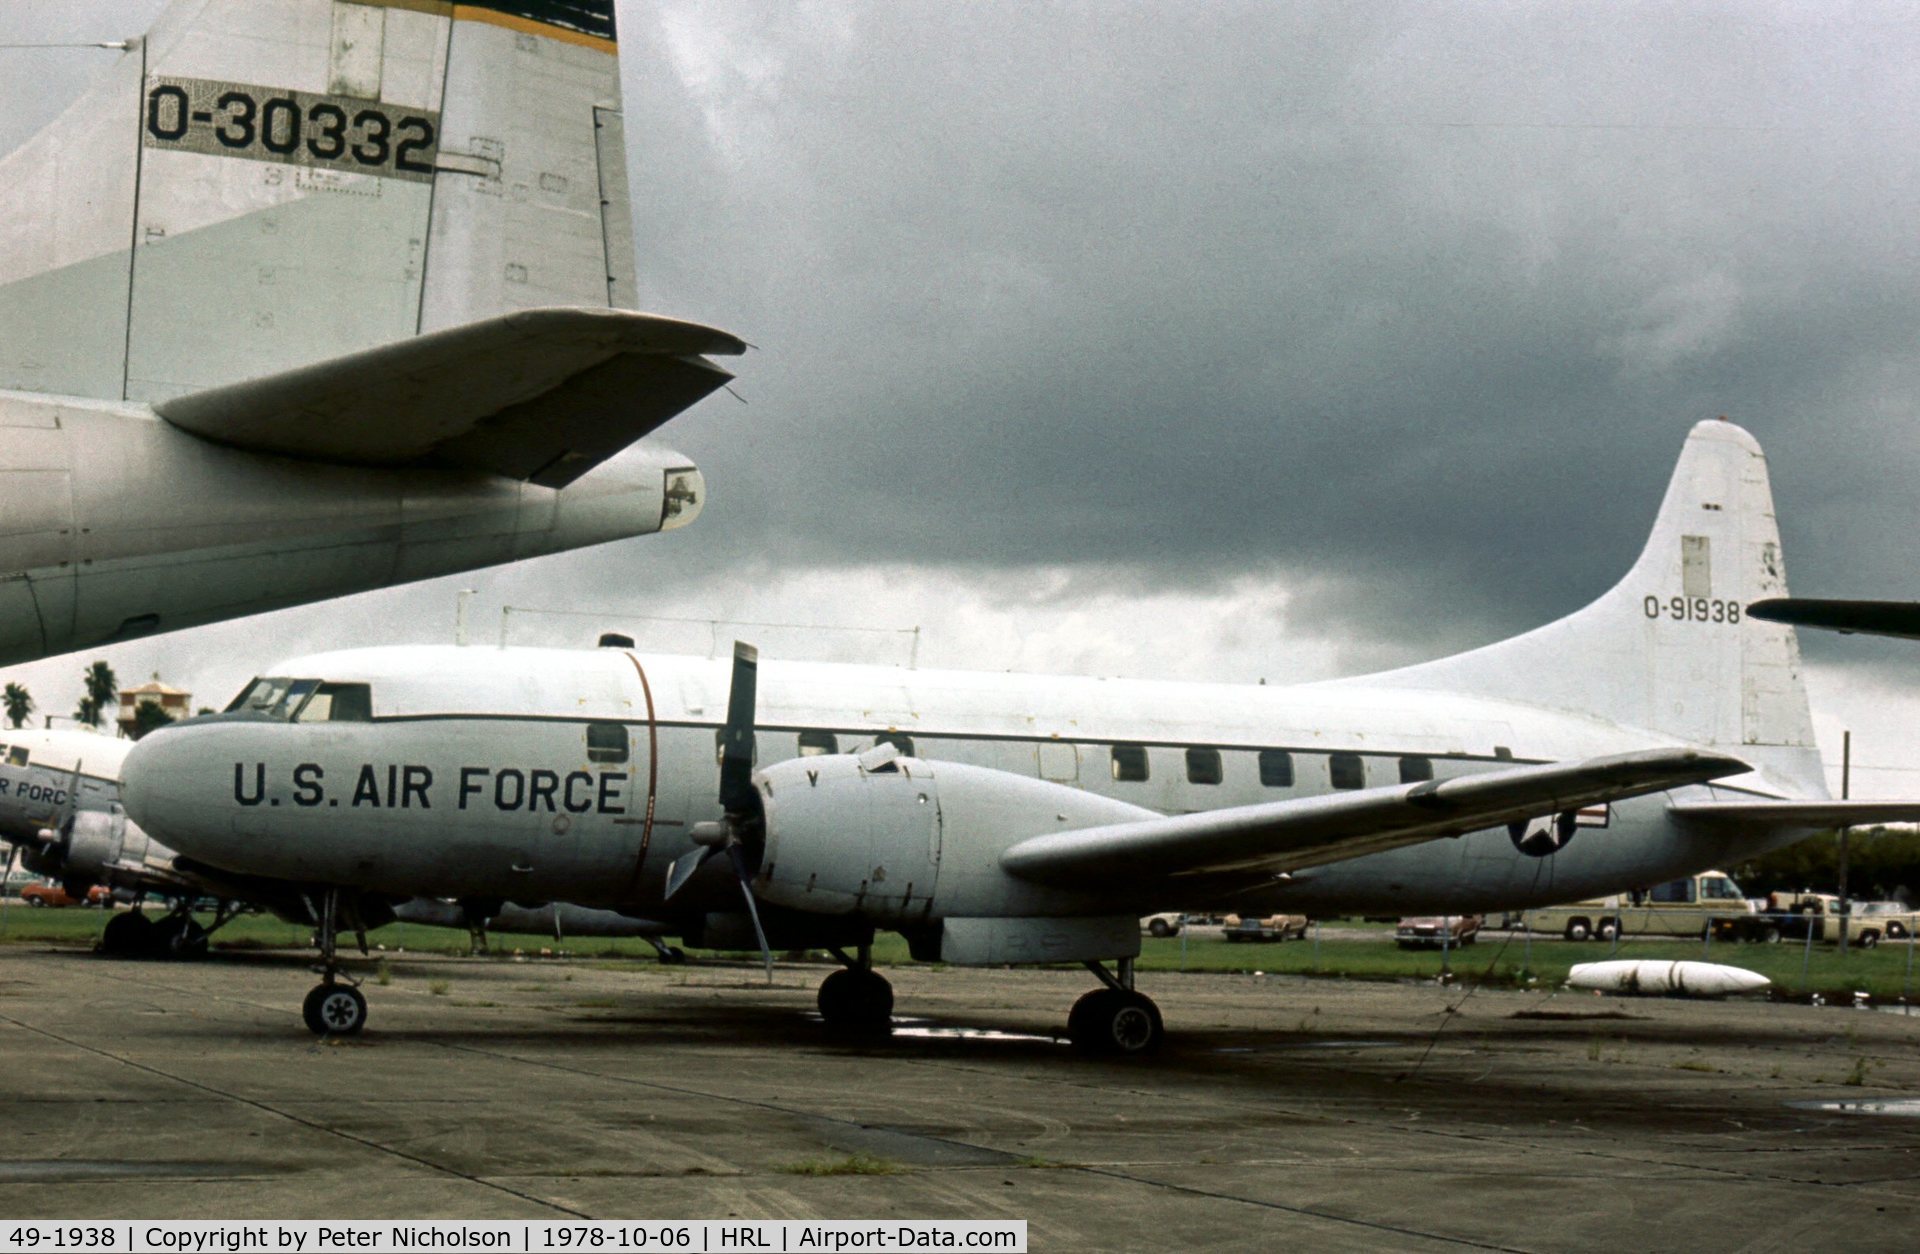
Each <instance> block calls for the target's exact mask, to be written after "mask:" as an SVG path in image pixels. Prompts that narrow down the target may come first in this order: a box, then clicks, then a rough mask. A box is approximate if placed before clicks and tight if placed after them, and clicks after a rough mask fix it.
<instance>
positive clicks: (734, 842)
mask: <svg viewBox="0 0 1920 1254" xmlns="http://www.w3.org/2000/svg"><path fill="white" fill-rule="evenodd" d="M759 671H760V651H759V650H758V649H755V648H754V647H753V646H752V645H750V644H746V643H744V642H741V641H737V640H736V641H735V642H734V645H733V682H732V686H731V687H730V688H729V689H728V691H727V722H726V726H725V727H723V728H722V729H721V734H720V809H721V812H722V813H723V814H724V815H725V816H726V817H725V818H723V819H722V820H721V821H720V822H718V823H696V824H694V826H693V831H692V832H690V833H689V836H690V837H691V838H692V840H693V843H694V844H696V845H699V846H701V848H699V849H698V850H695V851H693V852H690V853H684V854H681V855H680V856H679V857H678V858H675V859H674V860H673V865H672V866H669V867H668V868H667V891H666V896H667V897H668V898H671V897H672V896H673V895H674V894H675V893H677V892H679V891H680V890H681V889H682V888H685V887H686V885H687V881H688V880H690V879H692V878H693V877H694V874H695V873H696V872H698V871H699V870H700V868H701V867H703V866H705V865H706V863H707V859H709V858H712V857H714V856H715V855H718V854H725V855H726V857H727V861H729V862H730V863H732V864H733V875H734V878H735V879H737V880H739V881H740V895H741V896H742V897H744V898H745V899H746V902H747V916H748V917H749V918H751V919H752V920H753V934H754V936H755V938H757V939H758V940H759V942H760V957H761V960H762V961H763V962H764V963H765V964H766V968H767V982H768V983H769V984H771V983H772V982H773V949H772V948H771V947H770V946H769V945H768V944H767V932H766V929H765V928H763V927H762V926H761V925H760V908H759V906H758V904H756V903H755V901H754V898H753V872H754V863H755V862H756V861H758V858H757V856H756V851H755V850H753V849H750V848H749V846H750V845H753V846H757V845H758V844H759V842H760V841H761V839H762V838H763V837H764V836H765V834H766V822H765V814H764V812H763V811H762V810H761V808H760V792H759V790H758V789H756V788H755V787H754V786H753V711H754V695H755V687H756V685H757V683H758V680H759Z"/></svg>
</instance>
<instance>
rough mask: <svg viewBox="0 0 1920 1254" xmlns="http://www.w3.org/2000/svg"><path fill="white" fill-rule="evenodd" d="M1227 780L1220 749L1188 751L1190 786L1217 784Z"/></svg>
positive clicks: (1188, 778) (1188, 780)
mask: <svg viewBox="0 0 1920 1254" xmlns="http://www.w3.org/2000/svg"><path fill="white" fill-rule="evenodd" d="M1224 778H1226V776H1225V775H1224V773H1223V772H1222V770H1221V767H1220V751H1219V750H1218V749H1189V750H1187V782H1188V783H1189V784H1217V783H1219V782H1220V781H1221V780H1222V779H1224Z"/></svg>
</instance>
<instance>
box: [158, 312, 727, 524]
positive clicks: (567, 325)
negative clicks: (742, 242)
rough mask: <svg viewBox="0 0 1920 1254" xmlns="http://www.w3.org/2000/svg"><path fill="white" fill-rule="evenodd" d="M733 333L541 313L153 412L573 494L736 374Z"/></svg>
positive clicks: (192, 427)
mask: <svg viewBox="0 0 1920 1254" xmlns="http://www.w3.org/2000/svg"><path fill="white" fill-rule="evenodd" d="M744 351H746V344H745V343H744V342H742V341H741V340H739V339H737V338H736V337H734V336H732V335H729V334H727V333H726V332H724V331H717V330H715V329H713V328H712V327H704V326H700V325H698V324H696V323H691V322H680V321H676V320H675V319H672V318H658V317H654V316H653V315H651V314H639V313H630V312H628V311H626V310H618V309H586V308H581V309H529V310H524V311H522V312H519V313H512V314H504V315H502V316H500V317H497V318H487V319H484V320H482V321H480V322H472V323H468V324H466V325H464V326H458V327H452V328H449V329H447V330H444V331H435V332H431V333H429V334H426V335H420V336H415V337H413V338H411V339H404V340H396V341H394V342H393V343H391V344H383V345H381V346H380V347H378V348H372V349H367V350H366V351H364V352H358V353H350V354H348V355H347V356H345V357H336V358H333V359H331V360H329V361H323V362H318V363H315V364H314V365H310V366H301V367H298V368H297V369H293V370H287V371H283V372H281V373H279V374H274V375H268V376H266V377H264V378H259V379H249V380H247V381H246V382H244V383H234V384H228V385H226V386H223V387H217V388H209V389H207V390H206V391H202V392H191V393H188V394H187V395H185V396H178V397H175V398H173V399H172V400H167V401H162V402H161V403H159V404H158V405H156V406H154V411H155V412H156V413H158V414H159V415H160V416H161V417H162V418H164V419H166V420H167V421H168V422H170V423H172V424H173V425H174V426H176V427H179V428H180V429H182V430H184V431H190V432H192V433H193V434H194V435H197V436H201V437H203V438H205V439H208V440H213V441H215V442H217V443H221V444H231V445H234V446H236V447H239V448H245V449H251V450H253V451H255V452H261V453H278V454H282V455H285V456H288V457H307V458H316V459H319V460H323V461H330V462H347V463H351V464H355V465H374V466H380V465H385V466H391V465H407V464H417V465H429V466H441V467H456V468H460V469H465V470H479V471H484V472H486V473H489V474H497V475H504V476H506V477H508V478H512V479H523V480H528V481H531V482H533V483H537V484H539V485H540V486H542V487H547V488H563V487H565V486H566V485H567V484H569V483H571V482H573V481H574V480H575V479H577V478H579V477H580V476H581V475H583V474H585V473H586V472H587V471H589V470H591V469H592V468H593V467H594V466H596V465H598V464H599V463H600V462H602V461H604V460H606V459H607V458H609V457H611V456H613V455H614V454H615V453H618V452H619V451H620V450H622V449H624V448H626V447H627V446H628V445H629V444H631V443H633V442H634V441H635V440H638V439H639V438H640V437H642V436H644V435H646V434H647V433H648V432H650V431H653V430H654V429H655V428H657V427H659V426H660V425H661V424H662V423H665V422H666V421H667V420H668V419H669V418H672V417H673V416H674V415H675V414H678V413H679V412H680V411H681V410H683V409H686V408H687V407H688V406H690V405H692V404H693V403H694V402H695V401H698V400H699V399H700V398H702V397H704V396H706V395H707V394H708V393H709V392H712V391H713V390H714V389H716V388H718V387H720V386H721V385H722V384H724V383H726V382H727V380H729V379H731V378H732V377H733V376H732V375H731V374H729V373H728V372H727V371H725V370H723V369H721V368H720V367H719V366H716V365H715V364H714V363H712V362H710V361H708V360H707V359H706V358H705V356H703V354H707V353H715V354H727V355H735V354H739V353H742V352H744Z"/></svg>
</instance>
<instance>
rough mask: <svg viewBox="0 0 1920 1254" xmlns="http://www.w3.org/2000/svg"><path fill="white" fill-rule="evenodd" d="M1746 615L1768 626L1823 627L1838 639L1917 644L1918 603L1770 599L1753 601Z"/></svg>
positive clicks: (1919, 622)
mask: <svg viewBox="0 0 1920 1254" xmlns="http://www.w3.org/2000/svg"><path fill="white" fill-rule="evenodd" d="M1747 613H1749V614H1751V615H1753V616H1754V617H1755V618H1764V619H1766V620H1767V621H1768V622H1772V623H1792V624H1793V625H1795V626H1797V627H1823V628H1825V629H1826V630H1828V631H1837V632H1839V633H1840V634H1842V635H1847V636H1850V635H1854V634H1856V633H1858V634H1860V635H1863V636H1895V637H1898V638H1899V639H1902V640H1920V602H1916V601H1823V600H1817V599H1814V598H1811V597H1773V598H1770V599H1768V600H1765V601H1755V602H1754V603H1753V604H1752V605H1749V606H1748V607H1747Z"/></svg>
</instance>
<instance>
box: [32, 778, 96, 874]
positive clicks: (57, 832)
mask: <svg viewBox="0 0 1920 1254" xmlns="http://www.w3.org/2000/svg"><path fill="white" fill-rule="evenodd" d="M84 765H86V763H85V760H84V759H80V758H76V759H74V763H73V770H71V771H69V772H67V794H66V800H64V801H62V802H61V803H60V804H59V805H57V806H55V807H54V808H53V809H52V810H49V811H48V812H47V820H46V826H45V827H42V828H40V829H39V830H38V831H37V832H35V833H34V839H35V840H38V841H39V842H40V844H41V846H42V847H43V850H42V851H43V852H44V853H46V854H48V855H50V860H49V862H48V865H49V866H51V865H53V863H55V862H57V863H58V865H59V871H58V874H59V876H60V878H61V879H62V880H65V879H66V871H67V859H68V858H69V857H70V856H71V855H72V853H73V818H74V815H76V814H78V813H79V812H80V768H81V767H82V766H84ZM44 873H45V874H54V873H55V872H53V871H46V872H44Z"/></svg>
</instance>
